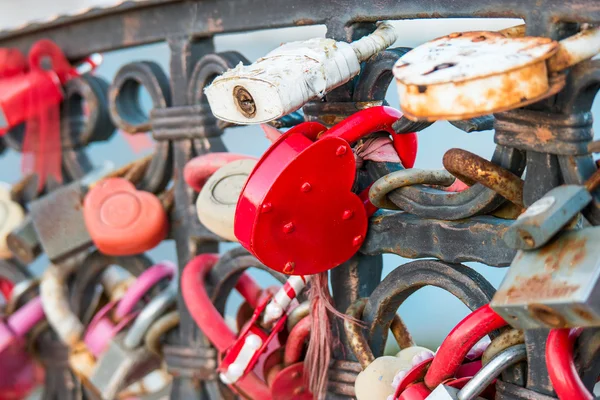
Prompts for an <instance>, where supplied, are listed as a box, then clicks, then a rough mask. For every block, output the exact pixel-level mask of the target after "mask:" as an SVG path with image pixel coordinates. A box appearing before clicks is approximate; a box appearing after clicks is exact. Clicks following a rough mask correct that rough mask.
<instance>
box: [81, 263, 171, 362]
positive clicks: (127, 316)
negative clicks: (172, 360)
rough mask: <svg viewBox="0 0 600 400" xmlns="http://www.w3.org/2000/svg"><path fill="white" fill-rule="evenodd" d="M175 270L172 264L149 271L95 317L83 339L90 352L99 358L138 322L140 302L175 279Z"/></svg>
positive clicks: (162, 265)
mask: <svg viewBox="0 0 600 400" xmlns="http://www.w3.org/2000/svg"><path fill="white" fill-rule="evenodd" d="M175 270H176V267H175V264H173V263H171V262H169V261H163V262H161V263H159V264H156V265H154V266H152V267H150V268H148V269H147V270H146V271H144V272H143V273H142V274H141V275H140V276H139V277H138V278H137V279H136V281H135V283H133V285H131V287H130V288H129V289H128V290H127V292H126V293H125V295H124V296H123V297H122V298H121V299H120V300H119V301H118V302H110V303H108V304H107V305H106V306H104V307H103V308H102V309H101V310H100V311H99V312H98V313H97V314H96V315H95V316H94V318H93V319H92V321H91V322H90V324H89V326H88V328H87V330H86V332H85V336H84V339H83V340H84V342H85V344H86V345H87V347H88V349H89V350H90V352H91V353H92V354H94V355H95V356H96V357H98V356H99V355H100V354H102V353H103V352H104V350H106V348H107V346H108V343H109V342H110V340H111V339H112V338H114V337H115V336H116V335H117V334H118V333H119V332H120V331H121V330H123V329H124V328H125V327H127V326H128V325H129V323H130V322H132V321H133V320H134V319H135V317H136V316H137V314H138V312H139V311H138V310H136V307H135V306H136V305H137V304H138V302H139V301H140V300H142V299H143V298H144V296H145V295H146V294H147V293H148V291H149V290H150V289H152V287H154V286H155V285H156V284H158V283H159V282H160V281H162V280H163V279H172V278H173V276H174V275H175ZM111 314H112V318H111ZM115 321H116V322H115Z"/></svg>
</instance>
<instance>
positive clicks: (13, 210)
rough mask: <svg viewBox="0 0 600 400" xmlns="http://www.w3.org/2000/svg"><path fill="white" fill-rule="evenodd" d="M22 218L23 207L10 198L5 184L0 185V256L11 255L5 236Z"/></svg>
mask: <svg viewBox="0 0 600 400" xmlns="http://www.w3.org/2000/svg"><path fill="white" fill-rule="evenodd" d="M24 218H25V214H24V212H23V209H22V208H21V206H20V205H19V204H18V203H16V202H14V201H12V200H11V198H10V191H9V190H8V188H7V187H6V185H4V184H2V185H0V258H10V257H12V253H11V251H10V250H9V248H8V245H7V244H6V237H7V236H8V234H9V233H10V232H11V231H12V230H13V229H15V228H16V227H17V226H19V224H21V222H22V221H23V219H24Z"/></svg>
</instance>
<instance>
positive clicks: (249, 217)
mask: <svg viewBox="0 0 600 400" xmlns="http://www.w3.org/2000/svg"><path fill="white" fill-rule="evenodd" d="M401 116H402V115H401V114H400V113H399V112H398V111H396V110H394V109H392V108H390V107H372V108H369V109H366V110H362V111H359V112H357V113H356V114H354V115H352V116H350V117H348V118H347V119H345V120H344V121H343V122H341V123H339V124H338V125H335V126H334V127H333V128H331V129H329V130H327V129H326V128H325V127H324V126H323V125H321V124H318V123H312V122H307V123H303V124H301V125H298V126H296V127H294V128H292V129H290V130H289V131H287V132H286V133H285V134H283V135H282V136H281V137H280V138H279V139H278V140H277V141H276V142H275V143H274V144H273V145H272V146H271V147H270V148H269V149H268V150H267V152H266V153H265V154H264V155H263V156H262V157H261V159H260V161H259V162H258V164H257V165H256V167H255V168H254V170H253V171H252V173H251V175H250V177H249V178H248V180H247V182H246V185H245V187H244V189H243V191H242V194H241V196H240V199H239V201H238V204H237V208H236V219H235V225H234V232H235V235H236V237H237V238H238V240H239V241H240V243H241V244H242V245H243V246H244V247H245V248H247V249H248V250H249V251H251V252H252V253H253V254H254V255H255V256H256V257H257V258H258V259H259V260H261V261H262V262H263V263H264V264H265V265H267V266H268V267H269V268H272V269H274V270H276V271H279V272H283V273H285V274H289V275H311V274H315V273H317V272H321V271H326V270H329V269H331V268H334V267H336V266H337V265H339V264H341V263H343V262H344V261H346V260H348V259H349V258H350V257H351V256H352V255H353V254H355V253H356V252H357V251H358V249H359V248H360V246H361V244H362V242H363V241H364V238H365V235H366V231H367V211H366V210H365V206H364V205H363V200H361V198H359V197H358V196H357V195H356V194H354V193H352V192H351V190H352V185H353V183H354V179H355V174H356V170H355V169H356V163H355V160H354V156H353V153H352V148H351V147H350V145H349V144H348V143H349V142H350V143H352V142H355V141H356V140H358V139H360V138H361V137H363V136H365V135H368V134H369V133H373V132H377V131H381V130H384V131H388V132H390V133H391V134H392V137H393V138H394V141H396V142H398V143H399V146H400V147H401V148H402V152H400V153H399V156H400V159H401V160H402V162H403V164H405V165H406V166H412V165H413V163H414V160H415V157H416V146H417V143H416V140H415V137H416V136H415V134H406V135H398V134H395V133H394V132H393V130H392V128H391V125H392V124H393V123H394V122H396V121H397V120H398V119H399V118H400V117H401ZM402 145H405V146H402ZM396 148H398V147H396ZM323 171H327V173H324V172H323ZM332 198H335V199H336V201H335V202H332V201H330V199H332ZM367 203H368V202H367ZM369 204H370V203H369ZM374 210H375V209H374V208H370V209H369V211H370V212H373V211H374ZM273 243H277V245H276V246H274V245H273Z"/></svg>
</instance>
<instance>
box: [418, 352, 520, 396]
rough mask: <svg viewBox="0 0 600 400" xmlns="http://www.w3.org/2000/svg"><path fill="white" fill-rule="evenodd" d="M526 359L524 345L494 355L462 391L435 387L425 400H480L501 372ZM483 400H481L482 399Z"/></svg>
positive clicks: (447, 387)
mask: <svg viewBox="0 0 600 400" xmlns="http://www.w3.org/2000/svg"><path fill="white" fill-rule="evenodd" d="M525 359H527V350H526V349H525V345H524V344H519V345H516V346H512V347H509V348H508V349H506V350H505V351H503V352H502V353H499V354H498V355H496V357H494V358H492V360H491V361H490V362H489V363H487V364H486V365H484V366H483V367H482V368H481V369H480V370H479V371H478V372H477V373H476V374H475V376H474V377H473V378H471V380H470V381H469V382H467V384H466V385H465V386H463V388H462V389H460V390H459V389H457V388H453V387H451V386H447V385H439V386H438V387H436V388H435V389H434V390H433V392H431V394H430V395H429V396H427V398H426V399H427V400H473V399H481V398H480V397H478V396H479V395H480V394H481V392H483V391H484V390H485V389H486V388H487V387H488V386H489V385H490V384H491V383H492V382H493V381H494V379H496V378H497V377H498V376H499V375H500V374H501V373H502V371H504V370H505V369H506V368H508V367H510V366H511V365H513V364H516V363H518V362H521V361H523V360H525ZM482 400H483V399H482Z"/></svg>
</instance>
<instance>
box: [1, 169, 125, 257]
mask: <svg viewBox="0 0 600 400" xmlns="http://www.w3.org/2000/svg"><path fill="white" fill-rule="evenodd" d="M112 170H113V165H112V164H111V163H109V162H106V163H104V164H103V165H102V166H101V167H100V168H97V169H95V170H93V171H92V172H90V173H89V174H88V175H86V176H85V177H83V178H82V179H81V180H79V181H75V182H72V183H69V184H68V185H65V186H62V187H60V188H58V189H56V190H55V191H53V192H50V193H48V194H47V195H45V196H43V197H42V198H40V199H37V200H35V201H32V202H31V203H30V204H29V214H30V216H31V221H32V223H33V227H34V228H35V233H36V235H37V237H38V239H39V242H40V244H41V247H42V249H43V250H44V252H45V253H46V255H47V256H48V258H49V259H50V260H51V261H53V262H58V261H60V260H63V259H65V258H67V257H69V256H71V255H73V254H75V253H77V252H79V251H81V250H83V249H85V248H86V247H89V246H91V244H92V238H91V237H90V235H89V233H88V231H87V228H86V226H85V221H84V219H83V211H82V208H83V206H82V203H83V197H84V195H85V192H86V190H87V188H88V187H89V186H91V185H92V184H93V183H94V182H96V181H97V180H99V179H101V178H102V177H104V176H105V175H106V174H108V173H109V172H110V171H112ZM11 250H12V251H13V252H16V253H17V254H18V253H19V249H18V248H17V249H11Z"/></svg>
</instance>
